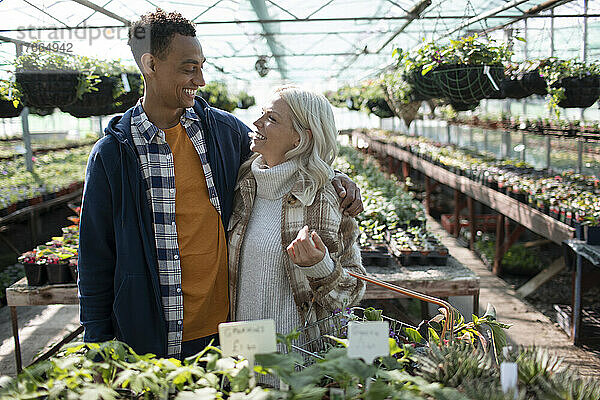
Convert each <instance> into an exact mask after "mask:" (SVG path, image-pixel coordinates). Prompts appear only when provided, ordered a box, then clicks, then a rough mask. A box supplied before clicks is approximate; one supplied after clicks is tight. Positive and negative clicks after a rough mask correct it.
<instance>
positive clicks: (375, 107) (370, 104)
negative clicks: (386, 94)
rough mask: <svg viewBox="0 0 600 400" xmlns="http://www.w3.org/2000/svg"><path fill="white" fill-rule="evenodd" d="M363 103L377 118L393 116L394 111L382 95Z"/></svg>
mask: <svg viewBox="0 0 600 400" xmlns="http://www.w3.org/2000/svg"><path fill="white" fill-rule="evenodd" d="M365 105H366V107H367V108H368V109H369V111H370V112H371V113H373V114H375V115H377V116H378V117H379V118H390V117H393V116H394V112H393V111H392V109H391V108H390V106H389V105H388V103H387V102H386V100H385V98H383V97H378V98H374V99H369V100H367V102H366V104H365Z"/></svg>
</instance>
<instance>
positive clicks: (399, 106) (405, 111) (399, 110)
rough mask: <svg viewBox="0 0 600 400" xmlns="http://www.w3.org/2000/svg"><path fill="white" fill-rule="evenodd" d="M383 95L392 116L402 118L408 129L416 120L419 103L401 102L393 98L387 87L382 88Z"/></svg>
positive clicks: (390, 90)
mask: <svg viewBox="0 0 600 400" xmlns="http://www.w3.org/2000/svg"><path fill="white" fill-rule="evenodd" d="M383 94H384V95H385V100H386V101H387V103H388V106H389V108H390V109H391V110H392V111H393V113H394V115H396V116H397V117H399V118H402V120H403V121H404V124H405V125H406V127H407V128H410V124H411V123H412V122H413V121H414V120H415V119H416V118H417V115H418V113H419V108H421V101H411V102H410V103H406V102H403V101H401V100H400V99H398V98H396V97H395V96H394V94H393V90H392V88H391V87H389V86H384V87H383Z"/></svg>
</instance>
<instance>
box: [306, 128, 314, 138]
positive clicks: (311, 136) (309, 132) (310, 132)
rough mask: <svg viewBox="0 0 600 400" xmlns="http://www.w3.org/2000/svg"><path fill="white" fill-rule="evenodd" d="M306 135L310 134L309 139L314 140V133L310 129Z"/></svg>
mask: <svg viewBox="0 0 600 400" xmlns="http://www.w3.org/2000/svg"><path fill="white" fill-rule="evenodd" d="M306 133H307V134H308V138H309V139H310V140H312V138H313V135H312V131H311V130H310V129H307V130H306Z"/></svg>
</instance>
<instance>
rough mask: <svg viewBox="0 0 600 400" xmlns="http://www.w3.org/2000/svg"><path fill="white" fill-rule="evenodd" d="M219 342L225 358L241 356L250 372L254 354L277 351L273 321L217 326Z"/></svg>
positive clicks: (229, 323)
mask: <svg viewBox="0 0 600 400" xmlns="http://www.w3.org/2000/svg"><path fill="white" fill-rule="evenodd" d="M219 341H220V342H221V349H222V350H223V355H224V356H225V357H230V356H243V357H245V358H246V359H247V360H248V362H249V364H250V370H252V366H253V365H254V355H255V354H260V353H274V352H275V351H277V344H276V340H275V321H274V320H272V319H261V320H258V321H240V322H226V323H222V324H219Z"/></svg>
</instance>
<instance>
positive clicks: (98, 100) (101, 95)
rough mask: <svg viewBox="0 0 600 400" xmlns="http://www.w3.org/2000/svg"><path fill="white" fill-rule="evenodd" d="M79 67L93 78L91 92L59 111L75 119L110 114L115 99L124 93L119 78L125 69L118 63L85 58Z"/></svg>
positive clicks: (121, 81)
mask: <svg viewBox="0 0 600 400" xmlns="http://www.w3.org/2000/svg"><path fill="white" fill-rule="evenodd" d="M81 65H82V68H83V69H84V70H85V71H89V73H91V74H92V76H93V77H94V82H93V86H92V88H91V91H90V92H88V93H84V94H83V95H82V96H81V98H78V99H77V100H75V102H73V103H72V104H69V105H66V106H63V107H61V110H62V111H64V112H67V113H69V114H71V115H73V116H74V117H77V118H87V117H90V116H96V115H108V114H112V113H113V110H114V107H115V106H114V103H115V101H116V99H117V98H119V97H120V96H121V95H123V94H124V93H125V88H124V84H123V80H122V78H121V74H122V72H123V71H124V68H125V67H124V66H123V65H121V64H120V63H119V62H118V61H112V62H106V61H100V60H96V59H91V58H87V57H82V58H81Z"/></svg>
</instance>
